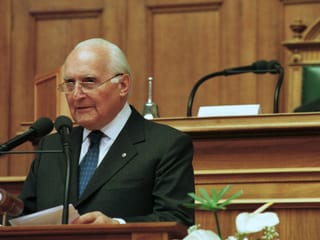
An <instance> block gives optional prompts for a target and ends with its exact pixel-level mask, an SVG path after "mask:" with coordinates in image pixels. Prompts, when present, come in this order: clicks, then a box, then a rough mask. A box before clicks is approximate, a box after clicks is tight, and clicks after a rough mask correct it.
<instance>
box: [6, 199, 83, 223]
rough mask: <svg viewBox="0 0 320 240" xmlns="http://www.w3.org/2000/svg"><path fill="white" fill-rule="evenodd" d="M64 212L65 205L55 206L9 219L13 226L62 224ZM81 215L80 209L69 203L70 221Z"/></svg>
mask: <svg viewBox="0 0 320 240" xmlns="http://www.w3.org/2000/svg"><path fill="white" fill-rule="evenodd" d="M62 212H63V206H62V205H60V206H57V207H53V208H49V209H46V210H43V211H39V212H36V213H32V214H28V215H25V216H22V217H17V218H14V219H11V220H9V222H10V224H11V225H12V226H22V225H28V226H32V225H48V224H54V225H59V224H62ZM77 217H79V213H78V211H77V210H76V209H75V208H74V207H73V205H72V204H69V221H68V223H71V222H72V221H73V220H75V219H76V218H77Z"/></svg>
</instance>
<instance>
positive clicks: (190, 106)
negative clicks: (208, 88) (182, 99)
mask: <svg viewBox="0 0 320 240" xmlns="http://www.w3.org/2000/svg"><path fill="white" fill-rule="evenodd" d="M221 75H224V71H221V72H214V73H210V74H208V75H206V76H204V77H202V78H200V79H199V80H198V82H196V84H195V85H194V86H193V88H192V90H191V92H190V96H189V100H188V106H187V116H188V117H191V116H192V105H193V99H194V96H195V94H196V92H197V90H198V88H199V86H200V85H201V84H202V83H203V82H205V81H207V80H208V79H210V78H213V77H216V76H221Z"/></svg>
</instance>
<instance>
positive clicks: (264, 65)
mask: <svg viewBox="0 0 320 240" xmlns="http://www.w3.org/2000/svg"><path fill="white" fill-rule="evenodd" d="M222 72H223V75H225V76H228V75H233V74H241V73H248V72H253V73H257V74H263V73H276V71H275V69H274V68H273V65H272V64H271V62H268V61H265V60H260V61H256V62H254V63H252V64H251V65H247V66H242V67H236V68H227V69H225V70H223V71H222Z"/></svg>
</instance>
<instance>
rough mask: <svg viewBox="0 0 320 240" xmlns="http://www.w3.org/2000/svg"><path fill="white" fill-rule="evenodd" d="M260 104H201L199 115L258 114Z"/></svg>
mask: <svg viewBox="0 0 320 240" xmlns="http://www.w3.org/2000/svg"><path fill="white" fill-rule="evenodd" d="M259 113H260V104H242V105H221V106H201V107H200V108H199V111H198V117H215V116H247V115H258V114H259Z"/></svg>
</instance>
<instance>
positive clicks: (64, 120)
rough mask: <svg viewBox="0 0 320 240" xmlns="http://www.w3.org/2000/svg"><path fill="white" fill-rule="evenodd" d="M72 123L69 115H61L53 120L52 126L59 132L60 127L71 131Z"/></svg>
mask: <svg viewBox="0 0 320 240" xmlns="http://www.w3.org/2000/svg"><path fill="white" fill-rule="evenodd" d="M72 124H73V123H72V121H71V119H70V118H69V117H67V116H63V115H61V116H59V117H57V118H56V121H55V122H54V127H55V129H56V130H57V131H58V132H60V130H61V128H62V127H66V128H68V130H69V132H71V129H72Z"/></svg>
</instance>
